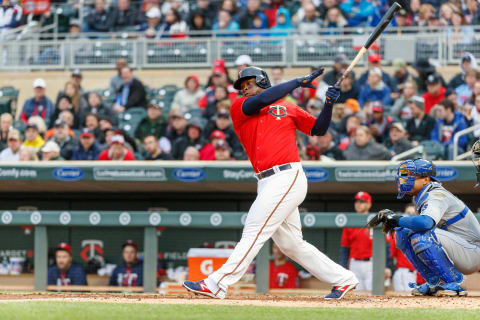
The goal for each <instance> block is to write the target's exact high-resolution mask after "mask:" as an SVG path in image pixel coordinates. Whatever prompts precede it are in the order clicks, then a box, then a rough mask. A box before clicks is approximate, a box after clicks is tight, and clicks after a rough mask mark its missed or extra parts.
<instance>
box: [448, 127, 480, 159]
mask: <svg viewBox="0 0 480 320" xmlns="http://www.w3.org/2000/svg"><path fill="white" fill-rule="evenodd" d="M476 130H480V124H477V125H475V126H471V127H468V128H466V129H464V130H461V131H459V132H457V133H455V135H454V136H453V159H454V160H463V159H465V158H467V157H468V156H469V155H471V154H472V153H471V152H470V151H467V152H464V153H462V154H460V155H459V154H458V140H460V137H462V136H465V135H468V134H469V133H471V132H473V131H476Z"/></svg>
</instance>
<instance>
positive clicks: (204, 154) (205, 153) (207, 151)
mask: <svg viewBox="0 0 480 320" xmlns="http://www.w3.org/2000/svg"><path fill="white" fill-rule="evenodd" d="M225 139H226V137H225V133H223V131H221V130H215V131H213V132H212V134H211V135H210V143H208V144H206V145H205V146H204V147H203V148H202V149H201V150H200V160H216V159H215V146H216V145H217V142H218V141H220V140H225Z"/></svg>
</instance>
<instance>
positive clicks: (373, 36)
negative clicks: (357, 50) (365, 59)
mask: <svg viewBox="0 0 480 320" xmlns="http://www.w3.org/2000/svg"><path fill="white" fill-rule="evenodd" d="M400 9H402V6H401V5H399V4H398V2H394V3H393V5H392V6H391V7H390V9H388V11H387V13H386V14H385V15H384V16H383V18H382V20H380V22H379V23H378V25H377V26H376V28H375V30H373V32H372V34H371V35H370V37H369V38H368V40H367V42H366V43H365V48H367V49H368V48H370V46H371V45H372V43H374V42H375V40H377V38H378V36H380V34H382V32H383V30H385V28H386V27H387V26H388V24H389V23H390V21H392V19H393V17H395V15H396V14H397V12H398V11H400Z"/></svg>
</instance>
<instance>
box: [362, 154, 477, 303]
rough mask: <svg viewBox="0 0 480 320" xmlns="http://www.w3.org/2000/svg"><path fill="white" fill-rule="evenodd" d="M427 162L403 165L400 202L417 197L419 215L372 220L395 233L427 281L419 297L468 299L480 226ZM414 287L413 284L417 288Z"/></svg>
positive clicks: (398, 243) (380, 216) (418, 291)
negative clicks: (468, 280)
mask: <svg viewBox="0 0 480 320" xmlns="http://www.w3.org/2000/svg"><path fill="white" fill-rule="evenodd" d="M435 175H436V170H435V166H434V165H433V164H432V163H431V162H430V161H427V160H423V159H416V160H407V161H403V162H402V163H400V165H399V167H398V170H397V177H396V183H397V188H398V198H403V197H404V196H405V195H406V194H409V195H413V196H414V201H415V208H416V210H417V213H418V214H419V215H417V216H412V217H402V216H400V215H396V214H394V213H393V212H392V211H391V210H388V209H384V210H381V211H380V212H379V213H378V214H377V216H376V217H375V218H373V219H372V220H371V222H370V225H371V226H374V225H378V224H379V223H381V222H383V227H382V228H383V231H384V232H387V233H388V232H391V231H392V230H394V229H395V244H396V246H397V248H399V249H400V250H401V251H402V252H403V254H405V256H406V257H407V259H408V260H409V261H410V262H411V264H412V265H413V266H414V267H415V269H417V271H418V272H419V273H420V274H421V276H422V277H423V278H424V279H425V280H426V281H427V282H426V283H425V284H423V285H420V286H414V289H413V291H412V294H413V295H436V296H465V295H467V291H466V290H465V289H464V288H463V287H462V283H463V282H464V280H465V276H464V275H465V274H472V273H474V272H477V271H478V270H479V269H480V224H479V223H478V221H477V219H476V218H475V216H474V215H473V213H472V211H470V209H469V208H468V207H467V206H466V205H465V204H464V203H463V202H462V201H461V200H460V199H458V198H457V197H456V196H454V195H453V194H451V193H450V192H448V191H447V190H446V189H445V188H443V187H442V185H441V184H440V183H438V180H437V179H436V178H435ZM412 286H413V285H412Z"/></svg>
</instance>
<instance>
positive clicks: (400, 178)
mask: <svg viewBox="0 0 480 320" xmlns="http://www.w3.org/2000/svg"><path fill="white" fill-rule="evenodd" d="M436 174H437V169H436V167H435V165H434V164H433V163H432V162H430V161H428V160H425V159H415V160H405V161H402V162H401V163H400V165H399V166H398V168H397V176H396V177H395V181H396V183H397V191H398V195H397V198H398V199H402V198H403V197H404V196H405V194H406V193H407V192H410V191H412V190H413V186H414V185H415V180H417V177H430V179H431V180H433V181H438V180H437V178H435V176H436Z"/></svg>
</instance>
